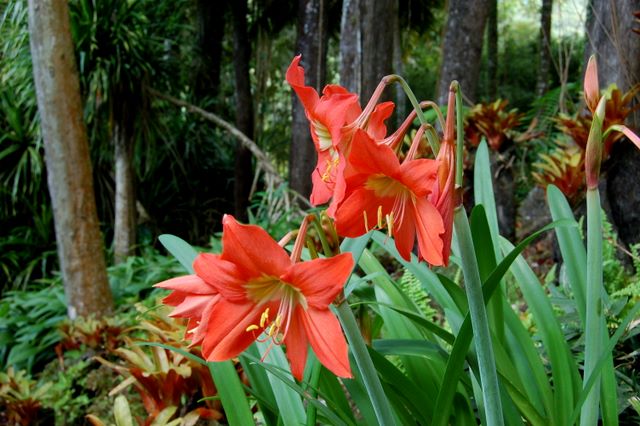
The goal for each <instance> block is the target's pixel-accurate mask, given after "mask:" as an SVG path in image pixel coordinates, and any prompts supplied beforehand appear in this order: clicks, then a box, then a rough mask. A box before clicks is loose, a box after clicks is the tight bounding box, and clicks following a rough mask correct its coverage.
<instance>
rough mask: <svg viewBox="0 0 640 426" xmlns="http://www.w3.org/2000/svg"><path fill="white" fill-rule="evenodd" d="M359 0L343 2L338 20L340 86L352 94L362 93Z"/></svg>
mask: <svg viewBox="0 0 640 426" xmlns="http://www.w3.org/2000/svg"><path fill="white" fill-rule="evenodd" d="M360 2H361V0H343V1H342V18H341V20H340V64H339V67H338V73H339V74H340V84H341V85H342V86H343V87H345V88H346V89H347V90H349V91H350V92H352V93H362V23H361V20H362V19H361V16H360Z"/></svg>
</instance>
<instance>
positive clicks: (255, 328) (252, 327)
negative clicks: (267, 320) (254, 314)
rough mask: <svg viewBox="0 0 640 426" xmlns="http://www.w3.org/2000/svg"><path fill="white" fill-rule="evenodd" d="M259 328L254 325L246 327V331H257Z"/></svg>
mask: <svg viewBox="0 0 640 426" xmlns="http://www.w3.org/2000/svg"><path fill="white" fill-rule="evenodd" d="M259 328H260V327H258V326H257V325H255V324H251V325H250V326H249V327H247V330H246V331H253V330H258V329H259Z"/></svg>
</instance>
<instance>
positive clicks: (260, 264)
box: [220, 214, 291, 281]
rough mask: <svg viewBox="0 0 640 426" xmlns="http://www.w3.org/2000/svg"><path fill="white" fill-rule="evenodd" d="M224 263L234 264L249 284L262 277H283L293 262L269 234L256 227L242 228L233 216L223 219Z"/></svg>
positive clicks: (247, 226) (222, 257) (225, 216)
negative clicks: (250, 280) (252, 280)
mask: <svg viewBox="0 0 640 426" xmlns="http://www.w3.org/2000/svg"><path fill="white" fill-rule="evenodd" d="M222 228H223V232H222V247H223V249H222V255H221V256H220V258H221V259H223V260H227V261H229V262H231V263H234V264H235V265H236V266H237V268H238V271H239V273H240V274H242V278H243V279H244V280H245V281H248V280H249V279H251V278H255V277H259V276H262V275H271V276H274V277H279V276H280V275H282V274H283V273H284V272H285V271H286V270H287V268H288V267H289V265H291V260H290V259H289V256H288V255H287V253H286V252H285V251H284V249H283V248H282V247H280V246H279V245H278V243H276V242H275V241H274V240H273V239H272V238H271V237H270V236H269V234H267V232H266V231H265V230H264V229H262V228H260V227H258V226H255V225H241V224H239V223H238V222H237V221H236V220H235V219H234V217H233V216H231V215H228V214H227V215H224V217H223V218H222Z"/></svg>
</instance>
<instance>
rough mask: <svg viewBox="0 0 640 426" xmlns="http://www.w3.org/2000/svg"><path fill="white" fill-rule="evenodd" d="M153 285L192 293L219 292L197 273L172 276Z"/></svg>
mask: <svg viewBox="0 0 640 426" xmlns="http://www.w3.org/2000/svg"><path fill="white" fill-rule="evenodd" d="M153 286H154V287H159V288H166V289H168V290H177V291H179V292H182V293H191V294H215V293H217V292H218V291H217V290H216V288H215V287H213V286H212V285H209V284H207V283H206V282H205V281H204V280H203V279H202V278H201V277H199V276H197V275H185V276H182V277H176V278H171V279H169V280H166V281H162V282H159V283H157V284H154V285H153Z"/></svg>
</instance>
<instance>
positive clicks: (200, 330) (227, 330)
mask: <svg viewBox="0 0 640 426" xmlns="http://www.w3.org/2000/svg"><path fill="white" fill-rule="evenodd" d="M300 241H302V239H300ZM222 243H223V251H222V254H220V255H214V254H207V253H203V254H200V255H199V256H198V257H197V258H196V260H195V261H194V264H193V268H194V270H195V275H188V276H185V277H180V278H174V279H171V280H168V281H165V282H162V283H160V284H156V286H157V287H161V288H166V289H170V290H173V293H172V294H170V295H169V296H168V297H167V298H165V300H164V302H165V303H167V304H169V305H172V306H176V309H175V310H174V311H173V313H172V316H176V317H185V318H189V327H190V328H189V330H188V332H187V337H190V338H191V339H192V345H196V344H201V345H202V354H203V356H204V357H205V358H206V359H207V360H208V361H224V360H227V359H230V358H233V357H235V356H237V355H239V354H240V353H241V352H242V351H244V350H245V349H246V348H247V347H248V346H249V345H250V344H251V343H252V342H253V341H255V340H256V339H259V338H263V339H265V340H269V341H271V343H272V344H282V343H284V344H285V345H286V349H287V358H288V359H289V362H290V363H291V371H292V373H293V375H294V376H295V377H296V378H297V379H299V380H300V379H302V374H303V372H304V366H305V363H306V359H307V349H308V348H307V346H308V344H311V347H312V348H313V350H314V352H315V354H316V356H317V357H318V359H319V360H320V362H321V363H322V364H323V365H324V366H325V367H327V368H328V369H329V370H331V371H332V372H333V373H334V374H336V375H337V376H340V377H351V369H350V366H349V360H348V356H347V343H346V341H345V338H344V336H343V334H342V329H341V328H340V324H339V322H338V320H337V318H336V317H335V316H334V314H333V313H332V312H331V311H330V310H329V304H330V303H331V302H332V301H333V299H334V298H335V297H336V296H337V294H338V293H339V292H340V290H341V289H342V288H343V286H344V283H345V282H346V280H347V278H348V277H349V275H350V273H351V270H352V268H353V258H352V256H351V254H350V253H344V254H341V255H338V256H335V257H331V258H327V259H315V260H311V261H308V262H296V261H295V256H292V257H294V259H291V258H290V257H289V256H288V255H287V253H286V252H285V250H284V249H283V248H282V247H280V246H279V245H278V244H277V243H276V242H275V241H274V240H273V239H272V238H271V237H270V236H269V235H268V234H267V233H266V232H265V231H264V230H263V229H262V228H259V227H257V226H252V225H241V224H239V223H238V222H236V220H235V219H234V218H233V217H232V216H229V215H225V217H224V218H223V234H222ZM300 247H301V245H300ZM295 252H296V250H294V253H295ZM298 253H299V251H298ZM261 336H262V337H261Z"/></svg>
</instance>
